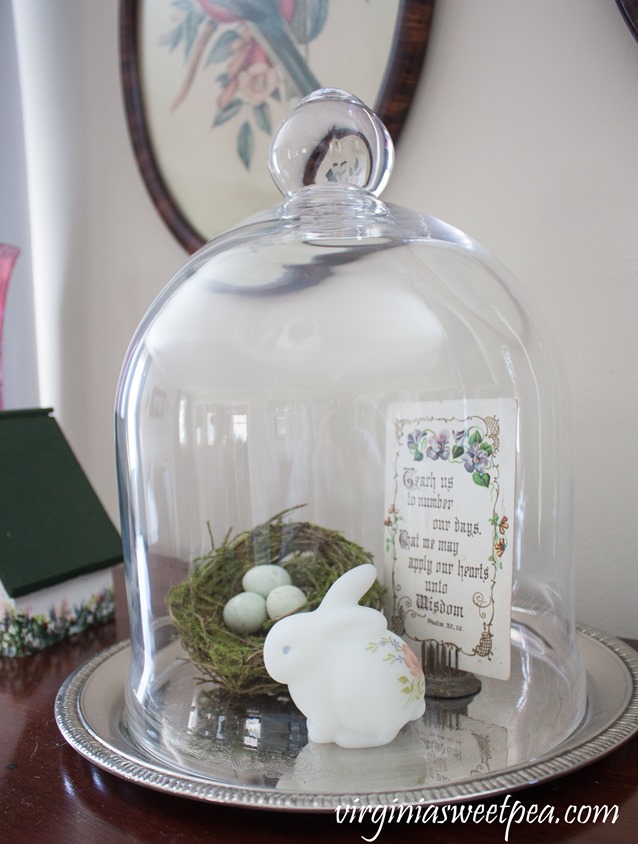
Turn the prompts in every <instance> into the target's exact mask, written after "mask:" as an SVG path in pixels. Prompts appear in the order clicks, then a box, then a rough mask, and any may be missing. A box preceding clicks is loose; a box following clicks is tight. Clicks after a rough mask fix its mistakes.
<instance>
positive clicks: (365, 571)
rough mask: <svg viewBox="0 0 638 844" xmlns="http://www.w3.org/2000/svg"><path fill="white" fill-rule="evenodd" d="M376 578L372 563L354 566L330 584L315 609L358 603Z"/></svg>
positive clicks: (341, 607) (327, 608) (331, 608)
mask: <svg viewBox="0 0 638 844" xmlns="http://www.w3.org/2000/svg"><path fill="white" fill-rule="evenodd" d="M376 578H377V570H376V568H375V567H374V566H373V565H372V563H363V565H360V566H355V567H354V568H353V569H350V570H349V571H347V572H346V573H345V574H342V575H341V577H340V578H339V579H338V580H335V582H334V583H333V584H332V586H331V587H330V589H328V591H327V592H326V594H325V597H324V599H323V601H322V602H321V604H320V605H319V607H318V608H317V610H316V612H317V611H323V610H335V609H343V608H344V607H351V606H354V605H356V604H358V603H359V600H360V599H361V598H363V596H364V595H365V593H366V592H367V591H368V589H369V588H370V587H371V586H372V584H373V583H374V581H375V580H376Z"/></svg>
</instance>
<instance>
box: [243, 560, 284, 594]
mask: <svg viewBox="0 0 638 844" xmlns="http://www.w3.org/2000/svg"><path fill="white" fill-rule="evenodd" d="M291 583H292V580H291V579H290V575H289V574H288V572H287V571H286V569H283V568H282V567H281V566H266V565H264V566H253V567H252V568H250V569H248V571H247V572H246V574H245V575H244V576H243V578H242V581H241V585H242V586H243V588H244V589H245V590H246V592H257V594H258V595H263V596H264V598H267V597H268V595H269V594H270V593H271V592H272V590H273V589H274V588H275V587H277V586H288V585H289V584H291Z"/></svg>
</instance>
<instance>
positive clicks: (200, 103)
mask: <svg viewBox="0 0 638 844" xmlns="http://www.w3.org/2000/svg"><path fill="white" fill-rule="evenodd" d="M434 5H435V0H394V2H393V3H391V2H388V0H377V2H374V0H373V2H370V0H361V2H359V0H352V2H349V3H347V4H344V3H338V4H337V3H332V4H331V3H330V2H329V0H264V3H263V5H257V6H256V4H254V3H244V2H242V0H225V2H224V3H219V4H216V3H214V2H212V0H120V24H119V26H120V36H119V37H120V67H121V77H122V87H123V94H124V104H125V110H126V118H127V123H128V128H129V133H130V137H131V142H132V146H133V150H134V154H135V158H136V160H137V164H138V167H139V170H140V173H141V176H142V179H143V181H144V184H145V186H146V188H147V190H148V192H149V194H150V197H151V199H152V202H153V204H154V206H155V208H156V209H157V211H158V213H159V214H160V216H161V217H162V219H163V220H164V222H165V223H166V225H167V226H168V228H169V229H170V231H171V232H172V233H173V235H174V236H175V237H176V238H177V240H178V241H179V242H180V243H181V245H182V246H183V247H184V248H185V249H186V250H187V251H188V252H194V251H196V250H197V249H199V248H200V247H201V246H202V245H203V244H204V243H205V242H206V241H207V240H209V239H211V238H212V237H214V236H215V235H216V234H219V233H220V232H221V231H224V230H226V229H227V228H229V227H231V226H233V225H235V224H237V223H238V222H239V221H240V220H242V219H244V218H245V217H247V216H250V215H251V214H253V213H255V212H256V211H257V210H262V209H263V208H265V207H269V206H270V205H274V204H276V203H277V202H278V201H279V199H280V197H279V195H278V193H277V192H276V189H274V186H273V185H272V184H271V179H270V173H269V171H268V167H267V160H268V159H267V149H268V146H269V143H270V137H271V136H272V133H273V132H274V130H275V129H276V127H277V125H278V123H279V122H280V119H283V117H284V116H285V115H286V114H287V113H288V111H289V110H290V108H292V107H293V106H294V105H295V104H296V102H298V101H299V100H300V99H301V98H302V96H305V95H306V94H307V93H310V90H314V89H315V87H340V88H346V89H347V90H351V91H352V93H354V94H355V95H356V96H359V97H360V98H361V99H363V100H364V101H365V102H368V103H372V105H373V108H374V110H375V112H376V113H377V114H378V115H379V117H380V118H381V120H382V121H383V122H384V123H385V125H386V127H387V129H388V131H389V132H390V135H391V136H392V139H393V141H394V143H395V144H396V143H397V142H398V141H399V138H400V136H401V132H402V129H403V127H404V125H405V121H406V118H407V116H408V113H409V110H410V107H411V104H412V100H413V97H414V93H415V91H416V87H417V84H418V81H419V77H420V75H421V72H422V68H423V64H424V59H425V55H426V51H427V45H428V39H429V35H430V31H431V25H432V16H433V12H434ZM255 9H257V12H255ZM242 13H243V14H252V15H253V19H252V20H247V19H246V18H245V17H242ZM353 15H355V18H353V17H352V16H353ZM356 15H358V16H359V17H358V18H357V17H356ZM364 16H365V19H364ZM389 16H390V17H389ZM258 18H261V19H258ZM359 34H360V37H358V36H359ZM364 36H365V37H364ZM325 77H329V78H325ZM351 79H352V80H353V82H354V86H353V85H352V83H351V82H350V80H351ZM315 83H316V84H315ZM357 86H358V87H367V89H368V90H367V91H360V90H359V89H358V87H357ZM353 87H355V88H357V89H355V90H353ZM202 174H203V175H202Z"/></svg>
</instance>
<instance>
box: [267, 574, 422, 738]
mask: <svg viewBox="0 0 638 844" xmlns="http://www.w3.org/2000/svg"><path fill="white" fill-rule="evenodd" d="M375 578H376V569H375V567H374V566H373V565H371V564H365V565H361V566H356V567H355V568H353V569H350V571H347V572H346V573H345V574H343V575H342V576H341V577H340V578H339V579H338V580H336V581H335V582H334V583H333V584H332V586H331V587H330V589H329V590H328V592H327V593H326V595H325V597H324V599H323V601H322V602H321V604H320V605H319V606H318V607H317V609H316V610H314V611H313V612H307V613H303V612H302V613H298V614H297V615H290V616H287V617H286V618H282V619H281V621H278V622H277V623H276V624H275V625H273V627H272V628H271V629H270V631H269V633H268V635H267V636H266V640H265V642H264V663H265V665H266V670H267V671H268V673H269V674H270V676H271V677H272V678H273V680H276V681H277V682H279V683H286V684H287V685H288V690H289V692H290V696H291V698H292V699H293V701H294V702H295V704H296V705H297V707H298V708H299V709H300V710H301V712H302V713H303V714H304V715H305V716H306V720H307V726H308V737H309V739H310V740H311V741H313V742H320V743H323V742H335V743H336V744H338V745H340V746H341V747H376V746H378V745H382V744H387V743H388V742H391V741H392V740H393V739H394V737H395V736H396V735H397V733H398V732H399V730H400V729H401V727H403V725H404V724H407V722H408V721H413V720H415V719H417V718H420V717H421V716H422V715H423V713H424V712H425V701H424V692H425V682H424V678H423V671H422V670H421V666H420V665H419V662H418V660H417V658H416V656H415V655H414V653H413V652H412V650H410V648H409V646H408V645H407V644H406V643H405V642H404V641H403V639H401V638H400V637H399V636H397V635H395V634H394V633H391V632H390V631H388V626H387V623H386V620H385V616H384V615H383V613H380V612H379V611H378V610H375V609H372V608H371V607H362V606H359V603H358V602H359V599H360V598H361V597H362V596H363V595H365V593H366V592H367V591H368V589H369V588H370V587H371V586H372V584H373V583H374V581H375Z"/></svg>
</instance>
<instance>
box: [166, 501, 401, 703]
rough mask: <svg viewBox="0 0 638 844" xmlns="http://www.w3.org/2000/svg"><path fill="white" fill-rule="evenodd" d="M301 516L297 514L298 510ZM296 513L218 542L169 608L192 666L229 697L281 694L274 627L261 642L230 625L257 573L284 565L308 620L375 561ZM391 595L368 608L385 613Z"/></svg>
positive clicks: (375, 591)
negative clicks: (268, 662)
mask: <svg viewBox="0 0 638 844" xmlns="http://www.w3.org/2000/svg"><path fill="white" fill-rule="evenodd" d="M295 509H296V508H295ZM290 512H291V511H290V510H287V511H285V512H283V513H280V514H278V515H277V516H273V518H272V519H270V520H269V521H267V522H264V523H263V524H261V525H258V526H257V527H256V528H254V529H253V530H250V531H245V532H244V533H241V534H239V535H237V536H235V537H232V538H231V535H230V532H229V533H228V534H227V536H226V537H225V539H224V541H223V542H222V544H221V545H219V546H218V547H215V544H214V542H213V541H212V537H211V544H212V548H211V550H210V552H209V553H208V554H206V555H205V556H203V557H201V558H199V559H197V560H195V564H194V566H193V570H192V572H191V574H190V575H189V577H187V578H186V580H184V581H183V582H182V583H180V584H179V585H177V586H173V587H171V589H170V590H169V592H168V595H167V605H168V610H169V613H170V616H171V618H172V620H173V623H174V624H175V627H176V630H177V633H178V634H179V637H180V639H181V642H182V645H183V647H184V649H185V650H186V652H187V654H188V656H189V658H190V659H191V661H192V662H193V663H194V664H195V666H196V667H197V668H198V670H199V671H200V672H201V673H202V675H203V678H202V679H204V680H212V681H214V682H216V683H218V684H219V685H220V686H221V687H222V688H223V689H224V690H225V691H226V692H227V693H228V694H229V695H231V696H236V695H242V696H245V695H260V694H268V693H271V692H276V691H278V690H281V686H280V684H279V683H276V682H275V681H274V680H272V679H271V677H270V676H269V674H268V672H267V671H266V668H265V666H264V660H263V653H262V650H263V644H264V639H265V637H266V634H267V633H268V630H269V628H270V627H271V626H272V625H273V624H274V623H275V621H273V620H269V621H267V622H266V623H265V624H264V626H263V628H262V629H261V630H259V631H258V632H257V633H254V634H237V633H234V632H233V631H231V630H229V628H228V627H226V625H225V624H224V621H223V610H224V605H225V604H226V602H227V601H228V600H229V599H230V598H232V597H233V595H236V594H238V593H239V592H241V591H242V578H243V576H244V574H245V573H246V572H247V571H248V569H249V568H251V567H252V566H254V565H262V564H270V565H280V566H282V567H283V568H285V569H286V571H287V572H288V574H289V575H290V577H291V579H292V582H293V583H294V585H295V586H298V587H299V588H300V589H301V590H303V592H304V593H305V595H306V604H305V606H304V607H303V608H302V609H301V610H300V611H301V612H304V611H309V610H314V609H316V608H317V607H318V606H319V604H320V603H321V601H322V600H323V597H324V595H325V594H326V592H327V591H328V589H329V588H330V586H331V585H332V584H333V583H334V581H335V580H337V578H338V577H340V576H341V575H342V574H344V572H346V571H348V570H349V569H351V568H354V567H355V566H359V565H362V564H363V563H371V562H373V560H372V555H371V554H370V553H369V552H368V551H366V550H365V549H363V548H362V547H361V546H359V545H357V544H355V543H354V542H350V541H349V540H347V539H346V538H345V537H344V536H343V535H342V534H341V533H339V532H337V531H334V530H329V529H328V528H324V527H320V526H318V525H314V524H311V523H310V522H292V521H291V522H289V521H286V520H285V518H286V517H287V516H288V515H289V514H290ZM384 592H385V590H384V589H383V587H382V586H381V585H380V583H379V582H378V581H376V582H375V583H374V585H373V586H372V587H371V589H370V590H369V591H368V592H367V593H366V595H364V597H363V598H362V599H361V603H362V604H364V605H366V606H371V607H373V608H374V609H378V610H382V608H383V599H384Z"/></svg>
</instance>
